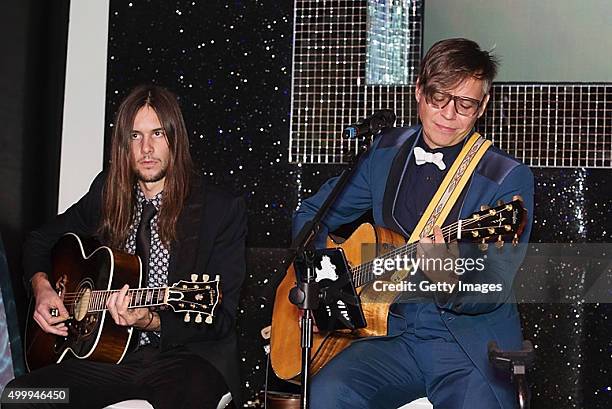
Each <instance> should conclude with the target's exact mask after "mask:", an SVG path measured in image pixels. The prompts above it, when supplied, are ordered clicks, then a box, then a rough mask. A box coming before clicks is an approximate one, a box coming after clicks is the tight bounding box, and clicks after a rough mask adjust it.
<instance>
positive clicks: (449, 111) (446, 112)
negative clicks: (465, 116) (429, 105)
mask: <svg viewBox="0 0 612 409" xmlns="http://www.w3.org/2000/svg"><path fill="white" fill-rule="evenodd" d="M442 116H443V117H444V118H445V119H448V120H451V119H455V117H456V116H457V111H455V100H454V99H452V98H451V100H450V101H448V104H446V106H445V107H444V108H442Z"/></svg>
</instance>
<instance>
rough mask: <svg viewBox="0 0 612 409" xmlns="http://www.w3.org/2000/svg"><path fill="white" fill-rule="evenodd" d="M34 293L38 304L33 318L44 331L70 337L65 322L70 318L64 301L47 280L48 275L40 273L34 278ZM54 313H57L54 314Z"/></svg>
mask: <svg viewBox="0 0 612 409" xmlns="http://www.w3.org/2000/svg"><path fill="white" fill-rule="evenodd" d="M31 283H32V291H33V293H34V298H35V300H36V304H35V307H34V314H33V315H32V317H33V318H34V320H35V321H36V322H37V323H38V325H39V326H40V327H41V328H42V329H43V331H45V332H47V333H50V334H55V335H61V336H64V337H65V336H68V328H67V327H66V324H64V321H66V320H67V319H68V317H69V316H70V315H69V314H68V311H67V310H66V307H65V306H64V303H63V301H62V300H61V299H60V297H59V296H58V295H57V293H56V292H55V290H54V289H53V287H51V283H50V282H49V279H48V278H47V274H45V273H43V272H42V271H41V272H38V273H36V274H34V277H32V281H31ZM52 311H55V312H57V313H54V314H52Z"/></svg>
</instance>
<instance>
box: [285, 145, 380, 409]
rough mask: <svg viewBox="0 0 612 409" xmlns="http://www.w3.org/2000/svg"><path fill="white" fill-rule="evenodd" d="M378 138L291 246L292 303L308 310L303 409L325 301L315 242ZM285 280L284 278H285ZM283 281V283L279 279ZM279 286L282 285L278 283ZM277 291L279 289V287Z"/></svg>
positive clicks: (362, 151)
mask: <svg viewBox="0 0 612 409" xmlns="http://www.w3.org/2000/svg"><path fill="white" fill-rule="evenodd" d="M373 138H374V136H373V135H370V137H369V138H363V139H361V141H360V144H359V152H358V153H357V155H352V157H351V158H350V159H349V164H348V166H347V167H346V169H344V170H343V171H342V173H341V174H340V177H339V178H338V181H337V183H336V184H335V186H334V187H333V189H332V191H331V192H330V193H329V195H328V196H327V198H326V199H325V202H323V204H322V205H321V207H320V208H319V210H318V211H317V213H316V214H315V216H314V217H313V218H312V220H311V221H310V222H308V223H306V224H305V225H304V227H303V228H302V230H301V231H300V233H299V234H298V236H297V237H296V238H295V240H294V241H293V243H292V244H291V248H290V252H291V254H294V255H295V257H294V260H295V261H294V266H295V273H296V282H297V286H296V287H294V288H292V289H291V292H290V294H289V300H290V301H291V302H292V303H293V304H295V305H296V306H297V307H298V308H299V309H300V310H302V311H304V313H303V315H302V319H301V347H302V374H301V375H302V376H301V381H302V382H301V383H302V385H301V404H300V407H301V409H308V407H309V395H308V394H309V392H310V391H309V387H310V361H311V356H310V354H311V349H312V338H313V326H314V319H313V313H312V312H313V310H316V309H317V308H318V305H319V300H320V298H321V296H320V293H319V285H318V283H317V282H315V266H314V240H315V238H316V236H317V234H318V233H319V232H320V231H321V225H322V221H323V220H324V219H325V216H326V215H327V213H328V211H329V209H330V208H331V206H332V205H333V204H334V203H335V202H336V200H337V198H338V197H339V196H340V194H341V193H342V192H343V191H344V189H345V187H346V185H347V184H348V182H349V181H350V180H351V178H352V177H353V175H354V173H355V170H356V169H357V164H358V163H359V161H360V159H361V157H362V156H363V155H364V154H365V152H367V150H368V148H369V145H370V144H369V143H368V142H371V141H372V140H373ZM281 279H282V277H281ZM279 282H280V280H279ZM277 285H278V283H277ZM275 288H276V286H275Z"/></svg>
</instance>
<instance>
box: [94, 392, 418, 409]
mask: <svg viewBox="0 0 612 409" xmlns="http://www.w3.org/2000/svg"><path fill="white" fill-rule="evenodd" d="M231 401H232V394H231V393H229V392H228V393H226V394H225V395H223V396H221V399H219V404H218V405H217V409H224V408H225V407H227V405H229V404H230V402H231ZM104 409H153V406H151V404H150V403H149V402H147V401H146V400H141V399H132V400H124V401H122V402H117V403H113V404H112V405H109V406H107V407H105V408H104ZM411 409H412V408H411ZM415 409H416V408H415Z"/></svg>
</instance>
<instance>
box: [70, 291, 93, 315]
mask: <svg viewBox="0 0 612 409" xmlns="http://www.w3.org/2000/svg"><path fill="white" fill-rule="evenodd" d="M90 299H91V289H90V288H84V289H82V290H81V291H80V292H79V296H78V297H77V300H76V302H75V303H74V319H75V320H77V321H81V320H82V319H83V318H85V316H86V315H87V311H88V309H89V300H90Z"/></svg>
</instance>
